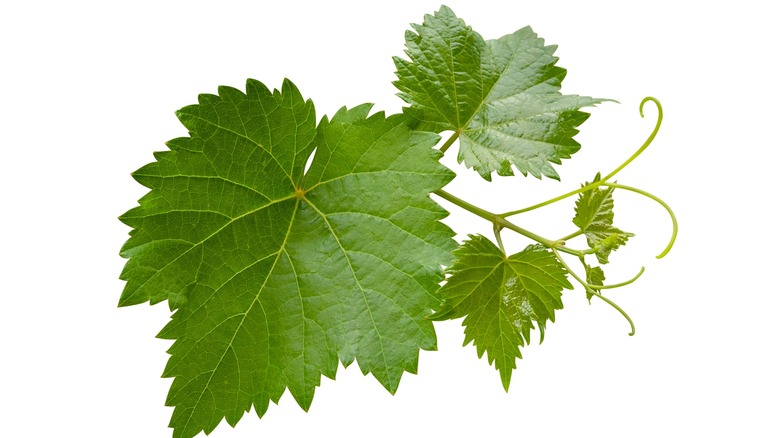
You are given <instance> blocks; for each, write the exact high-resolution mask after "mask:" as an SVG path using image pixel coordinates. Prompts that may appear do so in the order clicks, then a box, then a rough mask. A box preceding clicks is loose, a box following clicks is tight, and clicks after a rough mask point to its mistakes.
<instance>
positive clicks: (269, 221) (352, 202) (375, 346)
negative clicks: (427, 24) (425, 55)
mask: <svg viewBox="0 0 780 438" xmlns="http://www.w3.org/2000/svg"><path fill="white" fill-rule="evenodd" d="M370 107H371V106H370V105H368V104H366V105H362V106H359V107H356V108H353V109H349V110H347V109H341V110H340V111H338V113H337V114H335V115H334V117H333V118H332V120H328V119H327V118H323V119H322V121H321V122H320V123H319V125H317V124H316V120H315V114H314V106H313V104H312V103H311V101H304V100H303V98H302V97H301V95H300V93H299V92H298V90H297V89H296V88H295V86H294V85H293V84H292V83H291V82H289V81H285V82H284V84H283V86H282V89H281V91H278V90H274V91H273V92H271V91H269V90H268V89H267V88H266V87H265V86H264V85H263V84H261V83H260V82H257V81H254V80H249V81H248V82H247V86H246V94H244V93H243V92H241V91H239V90H236V89H233V88H229V87H220V89H219V95H218V96H214V95H201V96H200V97H199V103H198V104H197V105H192V106H188V107H185V108H183V109H182V110H180V111H179V112H178V113H177V115H178V117H179V119H180V120H181V122H182V123H183V124H184V126H186V127H187V129H188V130H189V131H190V136H189V137H188V138H179V139H175V140H172V141H170V142H169V143H168V146H169V148H170V151H166V152H159V153H156V154H155V157H156V159H157V161H156V162H153V163H151V164H148V165H146V166H144V167H142V168H141V169H139V170H138V171H137V172H135V173H134V177H135V179H136V180H138V181H139V182H140V183H141V184H143V185H145V186H147V187H149V188H151V191H150V192H149V193H148V194H147V195H145V196H144V197H143V198H142V199H141V200H140V201H139V204H140V205H139V206H138V207H136V208H134V209H132V210H130V211H129V212H127V213H126V214H125V215H123V216H122V217H121V220H122V221H123V222H125V223H126V224H128V225H130V226H131V227H133V230H132V231H131V237H130V239H129V240H128V241H127V243H126V244H125V245H124V247H123V249H122V251H121V255H122V256H123V257H126V258H129V260H128V262H127V264H126V267H125V270H124V271H123V273H122V278H123V279H125V280H127V283H126V287H125V290H124V292H123V294H122V297H121V300H120V305H123V306H124V305H131V304H137V303H142V302H146V301H149V302H151V303H156V302H160V301H163V300H166V299H167V300H168V301H169V305H170V306H171V308H173V309H176V312H175V313H174V314H173V316H172V320H171V321H170V323H169V324H168V325H167V326H166V327H165V328H164V329H163V330H162V332H161V333H160V337H162V338H167V339H175V342H174V344H173V346H172V347H171V349H170V350H169V353H170V354H171V357H170V359H169V362H168V364H167V366H166V368H165V372H164V377H173V378H174V380H173V383H172V386H171V390H170V393H169V395H168V399H167V404H168V405H172V406H175V409H174V412H173V416H172V419H171V423H170V425H171V427H173V428H174V436H175V437H192V436H194V435H196V434H198V433H199V432H200V431H205V432H206V433H209V432H210V431H212V430H213V429H214V428H215V427H216V426H217V425H218V424H219V422H220V421H221V420H222V418H226V419H227V422H228V423H229V424H231V425H235V424H236V423H237V422H238V421H239V419H240V418H241V417H242V415H243V413H244V412H246V411H248V410H249V409H250V407H251V406H252V405H254V407H255V410H256V411H257V413H258V414H259V415H260V416H262V415H263V413H265V412H266V410H267V408H268V406H269V401H273V402H274V403H276V402H278V400H279V398H280V397H281V396H282V394H283V393H284V391H285V389H289V391H290V393H291V394H292V396H293V397H294V398H295V399H296V401H297V402H298V404H299V405H300V406H301V407H302V408H303V409H308V408H309V406H310V404H311V401H312V398H313V396H314V390H315V387H316V386H318V385H319V383H320V378H321V375H325V376H327V377H330V378H335V374H336V369H337V366H338V362H339V360H340V361H341V362H342V363H343V364H344V365H345V366H346V365H349V364H350V363H351V362H353V361H355V360H356V361H357V363H358V365H359V367H360V369H361V370H362V372H363V373H364V374H367V373H372V374H373V375H374V376H375V377H376V378H377V379H378V380H379V381H380V382H381V383H382V385H384V386H385V387H386V388H387V389H388V390H389V391H390V392H394V391H395V390H396V388H397V386H398V383H399V380H400V378H401V375H402V374H403V372H404V371H409V372H416V368H417V359H418V355H419V350H420V349H426V350H430V349H434V348H435V347H436V337H435V333H434V330H433V326H432V323H431V322H430V321H428V320H426V319H425V317H426V316H427V315H429V314H430V313H431V312H432V309H433V308H435V307H436V306H437V305H438V302H439V300H438V298H437V297H436V295H435V291H436V290H437V289H438V287H439V282H440V281H441V280H442V279H443V273H442V269H441V266H442V265H447V264H448V263H449V262H450V261H451V258H452V256H451V254H450V251H451V250H452V249H453V248H454V247H455V246H456V244H455V242H454V241H453V240H452V236H453V234H454V233H453V232H452V231H451V230H450V229H449V228H448V227H446V226H445V225H443V224H442V223H441V222H440V221H439V220H440V219H442V218H443V217H445V216H446V214H447V213H446V211H445V210H443V209H442V208H441V207H439V206H438V204H436V203H435V202H434V201H433V200H431V199H430V197H429V193H430V192H431V191H433V190H436V189H438V188H441V187H442V186H444V185H445V184H446V183H447V182H448V181H450V180H451V179H452V177H453V174H452V172H450V171H449V170H448V169H446V168H445V167H444V166H442V165H441V164H439V162H438V159H439V157H440V155H441V154H440V152H437V151H435V150H434V149H432V146H433V145H435V144H436V142H437V141H438V139H439V137H438V136H437V135H435V134H433V133H425V132H412V131H410V130H409V129H408V128H407V127H406V126H405V125H404V123H403V121H402V120H401V118H393V117H391V118H385V116H384V115H383V114H382V113H377V114H374V115H371V116H368V112H369V110H370ZM312 153H314V157H313V161H312V163H311V166H310V168H309V170H308V171H307V172H306V173H305V174H304V167H305V165H306V162H307V158H308V157H309V156H310V155H311V154H312Z"/></svg>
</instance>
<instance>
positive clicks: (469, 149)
mask: <svg viewBox="0 0 780 438" xmlns="http://www.w3.org/2000/svg"><path fill="white" fill-rule="evenodd" d="M412 27H413V29H414V31H407V33H406V51H405V53H406V55H407V56H408V57H409V60H406V59H402V58H399V57H396V58H394V61H395V65H396V69H397V71H396V76H397V77H398V80H397V81H395V82H394V85H395V86H396V87H397V88H398V89H399V90H400V93H399V96H400V97H401V98H402V99H404V100H405V101H406V102H407V103H409V104H410V106H409V107H408V108H405V110H404V111H405V113H406V114H407V116H410V117H411V118H412V119H413V120H414V122H413V125H415V126H416V129H420V130H427V131H431V132H437V133H439V132H442V131H455V132H457V133H459V137H458V138H459V140H460V151H459V153H458V160H459V162H465V165H466V166H467V167H469V168H474V169H475V170H476V171H477V172H479V174H480V175H481V176H482V177H483V178H485V179H486V180H490V179H491V174H492V173H493V172H496V173H498V174H499V175H503V176H506V175H512V174H513V170H512V166H514V167H515V168H516V169H517V170H519V171H520V172H521V173H522V174H523V175H527V174H529V173H530V174H531V175H533V176H535V177H537V178H541V176H542V175H544V176H546V177H549V178H553V179H559V177H558V173H557V172H556V171H555V169H554V168H553V167H552V164H561V160H562V159H565V158H570V157H571V155H572V154H574V153H575V152H577V151H578V150H579V148H580V145H579V143H577V141H575V140H574V139H573V137H574V136H575V135H576V134H577V132H578V130H577V127H578V126H579V125H580V124H582V123H583V122H584V121H585V120H586V119H587V118H588V117H589V114H588V113H585V112H582V111H580V109H581V108H582V107H586V106H590V105H595V104H597V103H599V102H603V101H604V100H605V99H594V98H591V97H585V96H576V95H563V94H561V92H560V87H561V82H562V81H563V78H564V77H565V76H566V70H564V69H563V68H561V67H558V66H556V63H557V61H558V58H557V57H555V56H554V55H553V53H554V52H555V49H556V47H555V46H545V45H544V40H543V39H541V38H539V37H537V36H536V34H535V33H534V32H533V31H532V30H531V28H530V27H525V28H523V29H520V30H518V31H517V32H515V33H513V34H510V35H505V36H503V37H501V38H499V39H497V40H487V41H485V40H484V39H483V38H482V36H480V34H478V33H477V32H475V31H474V30H473V29H472V28H471V27H470V26H467V25H466V24H465V23H464V22H463V20H461V19H459V18H458V17H456V16H455V14H454V13H453V12H452V10H450V9H449V8H447V7H446V6H442V7H441V9H440V10H439V11H438V12H436V13H435V14H434V15H433V16H431V15H426V17H425V20H424V22H423V24H421V25H412Z"/></svg>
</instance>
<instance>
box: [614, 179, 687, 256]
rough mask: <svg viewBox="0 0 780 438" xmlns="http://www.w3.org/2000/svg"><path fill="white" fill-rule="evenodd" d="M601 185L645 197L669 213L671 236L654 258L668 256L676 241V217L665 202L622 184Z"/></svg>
mask: <svg viewBox="0 0 780 438" xmlns="http://www.w3.org/2000/svg"><path fill="white" fill-rule="evenodd" d="M603 185H605V186H607V187H614V188H616V189H623V190H628V191H629V192H634V193H638V194H640V195H642V196H646V197H648V198H650V199H652V200H653V201H655V202H657V203H658V204H660V205H661V206H662V207H663V208H664V209H666V212H667V213H669V217H670V218H671V219H672V236H671V237H670V238H669V243H668V244H666V248H664V250H663V251H662V252H661V254H658V255H657V256H655V258H657V259H660V258H663V257H664V256H665V255H666V254H668V253H669V251H670V250H671V249H672V246H674V242H675V240H677V217H676V216H675V215H674V212H673V211H672V209H671V207H669V205H668V204H667V203H666V202H664V201H663V200H661V198H659V197H657V196H655V195H653V194H651V193H648V192H646V191H644V190H640V189H637V188H635V187H630V186H626V185H623V184H616V183H604V184H603Z"/></svg>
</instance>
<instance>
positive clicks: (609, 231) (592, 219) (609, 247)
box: [572, 173, 634, 264]
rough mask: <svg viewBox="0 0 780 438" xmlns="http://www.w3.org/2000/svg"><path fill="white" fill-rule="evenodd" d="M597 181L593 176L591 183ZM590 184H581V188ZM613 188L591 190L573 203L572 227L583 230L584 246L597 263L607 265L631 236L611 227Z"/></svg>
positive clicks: (598, 176)
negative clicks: (593, 253) (592, 254)
mask: <svg viewBox="0 0 780 438" xmlns="http://www.w3.org/2000/svg"><path fill="white" fill-rule="evenodd" d="M600 179H601V174H599V173H597V174H596V178H595V179H594V180H593V181H598V180H600ZM588 184H590V183H587V182H586V183H585V184H583V187H584V186H586V185H588ZM614 191H615V188H614V187H607V188H594V189H590V190H586V191H584V192H582V193H580V195H579V198H577V202H576V204H575V208H574V211H575V216H574V219H572V222H574V225H576V226H577V227H579V229H580V230H582V231H583V233H584V234H585V237H586V238H587V240H588V246H589V247H591V248H592V249H594V250H595V251H596V258H597V259H598V261H599V263H602V264H605V263H608V262H609V254H610V253H611V252H612V251H616V250H617V249H618V248H619V247H620V246H622V245H625V244H626V242H627V241H628V238H629V237H633V236H634V234H633V233H627V232H625V231H621V230H620V229H618V228H616V227H614V226H613V225H612V220H613V218H614V216H615V214H614V212H613V211H612V209H613V208H614V205H615V204H614V201H613V199H612V192H614Z"/></svg>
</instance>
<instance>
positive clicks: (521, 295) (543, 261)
mask: <svg viewBox="0 0 780 438" xmlns="http://www.w3.org/2000/svg"><path fill="white" fill-rule="evenodd" d="M453 254H454V255H455V257H456V259H455V262H454V264H453V265H452V267H451V268H450V269H449V274H450V276H449V278H448V279H447V282H446V284H444V286H442V288H441V289H440V290H439V293H440V294H441V296H442V297H443V301H442V304H441V307H440V308H439V309H438V310H437V311H436V313H434V314H433V315H432V316H431V317H430V319H433V320H436V321H441V320H447V319H457V318H461V317H463V316H465V317H466V318H465V319H464V320H463V325H464V326H465V327H466V329H465V334H466V339H465V341H464V342H463V345H464V346H465V345H468V344H469V342H472V341H473V342H474V345H475V346H476V347H477V355H478V356H479V357H482V355H483V354H484V353H485V352H486V351H487V359H488V363H489V364H493V363H494V362H495V367H496V369H497V370H498V371H499V373H500V375H501V382H502V384H503V386H504V390H507V391H508V390H509V382H510V379H511V378H512V370H513V369H515V360H516V358H522V355H521V354H520V347H522V346H525V345H527V344H529V343H530V339H531V330H532V329H533V328H534V322H535V323H536V326H537V327H538V328H539V332H540V340H539V342H540V343H541V342H542V341H543V340H544V331H545V326H546V323H547V321H548V320H549V321H551V322H555V310H556V309H562V308H563V302H562V301H561V291H562V290H563V289H564V288H566V289H571V288H572V285H571V284H570V283H569V281H568V280H567V279H566V270H565V269H564V268H563V266H561V264H560V263H559V262H558V260H557V259H556V258H555V255H553V254H552V252H550V251H549V250H548V249H547V248H545V247H544V246H542V245H530V246H528V247H527V248H525V249H524V250H523V251H521V252H519V253H517V254H514V255H511V256H509V257H507V256H506V255H505V254H504V253H503V251H501V249H499V248H498V247H497V246H496V245H494V244H493V242H491V241H490V240H489V239H487V238H486V237H484V236H481V235H476V236H470V239H469V240H467V241H466V242H464V243H463V245H461V246H460V247H459V248H458V249H456V250H455V251H454V252H453Z"/></svg>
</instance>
